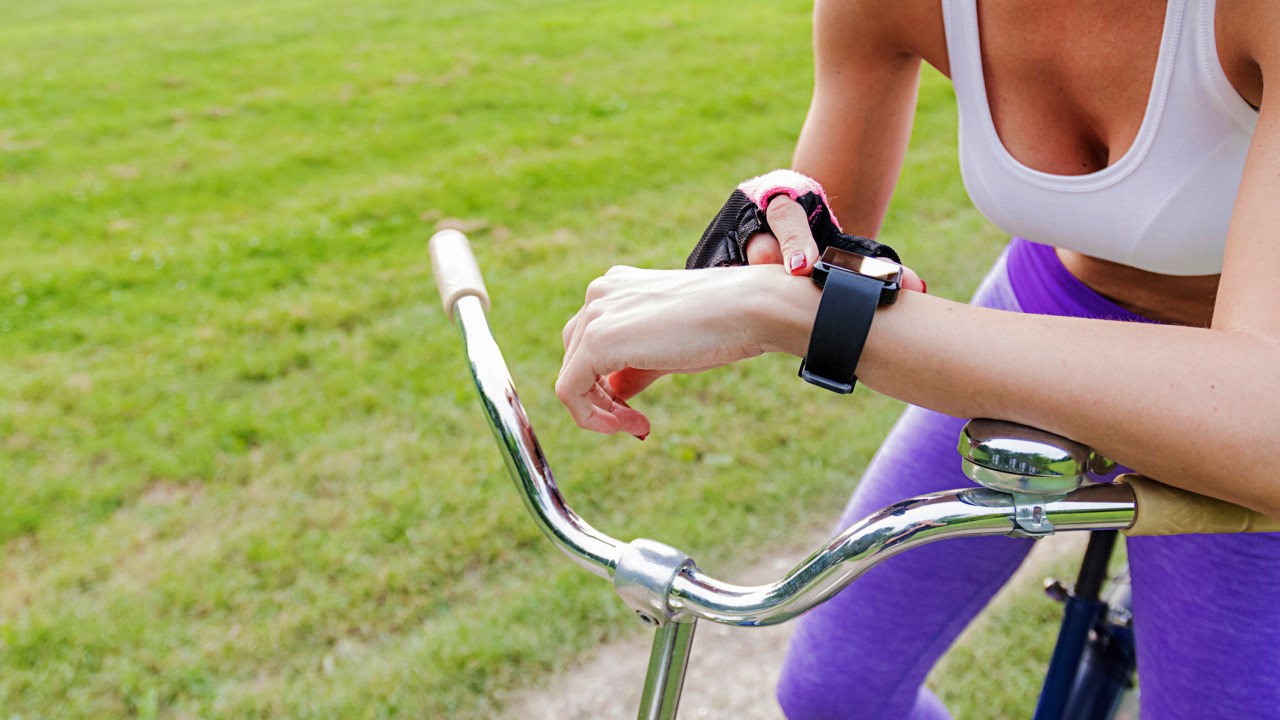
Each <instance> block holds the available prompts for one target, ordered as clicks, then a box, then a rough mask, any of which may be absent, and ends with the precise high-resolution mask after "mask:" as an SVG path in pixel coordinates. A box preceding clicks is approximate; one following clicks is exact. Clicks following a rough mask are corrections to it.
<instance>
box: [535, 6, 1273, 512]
mask: <svg viewBox="0 0 1280 720" xmlns="http://www.w3.org/2000/svg"><path fill="white" fill-rule="evenodd" d="M1255 7H1256V8H1258V10H1257V11H1258V12H1259V13H1261V14H1263V15H1264V16H1265V17H1261V18H1257V19H1255V21H1254V22H1252V23H1251V27H1252V28H1254V29H1257V28H1263V29H1265V32H1256V33H1255V37H1259V39H1258V40H1257V41H1255V42H1254V43H1253V45H1252V47H1253V49H1254V52H1253V57H1254V58H1255V59H1256V62H1257V63H1258V65H1259V67H1260V68H1261V71H1262V74H1263V76H1264V77H1268V76H1269V77H1272V78H1280V4H1275V3H1260V4H1258V5H1257V6H1255ZM1273 96H1274V97H1271V98H1269V99H1268V98H1266V97H1264V98H1263V100H1262V103H1261V111H1260V117H1259V122H1258V125H1257V129H1256V130H1255V134H1254V139H1253V146H1252V147H1251V149H1250V152H1249V157H1248V161H1247V163H1246V166H1245V172H1244V178H1243V181H1242V184H1241V186H1240V190H1239V193H1238V195H1237V199H1236V206H1235V209H1234V213H1233V216H1232V222H1231V228H1230V231H1229V233H1228V239H1227V251H1226V258H1225V263H1224V268H1223V275H1222V280H1221V284H1220V286H1219V290H1218V297H1217V305H1216V309H1215V314H1214V321H1213V325H1212V327H1211V328H1208V329H1199V328H1188V327H1173V326H1156V325H1143V324H1133V323H1119V322H1110V321H1104V320H1085V319H1075V318H1062V317H1046V316H1036V315H1023V314H1017V313H1009V312H1001V311H997V310H990V309H985V308H978V307H971V306H968V305H963V304H960V303H954V302H950V301H947V300H942V299H938V298H934V297H929V296H926V295H921V294H917V293H902V294H901V295H900V296H899V300H898V303H897V304H896V305H893V306H889V307H886V308H883V309H881V310H880V311H879V312H878V313H877V317H876V321H875V323H874V324H873V326H872V329H871V334H870V337H869V338H868V342H867V344H866V347H865V348H864V351H863V354H862V356H861V362H860V364H859V366H858V377H859V380H860V381H861V382H863V383H864V384H867V385H870V386H871V387H873V388H875V389H877V390H879V391H881V392H883V393H886V394H888V395H892V396H894V397H897V398H899V399H902V400H905V401H907V402H910V403H913V404H916V405H921V406H924V407H928V408H933V409H936V410H939V411H942V412H945V413H949V414H952V415H956V416H960V417H983V416H985V417H998V418H1004V419H1009V420H1014V421H1018V422H1023V423H1026V424H1030V425H1034V426H1037V427H1042V428H1045V429H1047V430H1050V431H1053V432H1057V433H1059V434H1062V435H1066V436H1067V437H1071V438H1074V439H1077V440H1079V441H1081V442H1084V443H1087V444H1089V445H1092V446H1093V447H1095V448H1097V449H1098V450H1100V451H1101V452H1103V453H1104V454H1105V455H1107V456H1108V457H1111V458H1113V459H1115V460H1117V461H1119V462H1121V463H1123V464H1125V465H1128V466H1130V467H1132V468H1134V469H1135V470H1137V471H1139V472H1142V473H1144V474H1147V475H1151V476H1152V477H1154V478H1156V479H1158V480H1160V481H1162V482H1165V483H1169V484H1172V485H1177V486H1180V487H1183V488H1186V489H1188V490H1192V491H1195V492H1199V493H1203V494H1206V495H1210V496H1214V497H1218V498H1222V499H1225V500H1228V501H1231V502H1235V503H1238V504H1241V505H1245V506H1247V507H1250V508H1253V509H1256V510H1259V511H1261V512H1264V513H1267V514H1269V515H1272V516H1276V517H1280V476H1278V475H1277V473H1276V471H1275V458H1278V457H1280V202H1278V201H1277V198H1280V93H1273ZM819 172H821V171H819ZM895 173H896V169H895ZM838 182H839V181H838ZM780 203H782V204H783V205H784V206H785V203H786V199H780V200H776V201H775V202H774V203H773V204H771V205H770V207H769V212H770V213H771V218H772V214H773V213H775V212H778V210H777V209H775V208H777V206H779V204H780ZM771 223H772V220H771ZM819 297H820V296H819V293H818V291H817V290H816V289H815V288H814V286H813V284H812V283H811V282H809V280H808V279H806V278H798V277H793V276H791V275H788V274H787V273H786V272H784V271H782V270H781V269H780V268H777V267H773V266H758V267H745V268H731V269H724V270H716V271H711V270H701V271H694V272H687V271H644V270H633V269H629V268H622V269H615V270H614V271H611V272H610V273H609V275H606V276H605V277H603V278H601V279H599V280H597V281H596V282H594V283H592V288H591V289H590V290H589V291H588V294H587V303H586V305H584V307H583V309H582V311H580V312H579V314H578V315H577V316H575V318H574V320H572V321H570V325H569V327H567V328H566V348H567V350H566V355H565V364H564V367H563V368H562V370H561V375H560V379H559V380H558V381H557V384H556V389H557V395H558V396H559V397H560V399H561V400H562V401H563V402H564V403H565V405H566V407H568V409H569V411H570V413H571V414H572V415H573V416H574V418H575V420H576V421H577V422H578V424H579V425H581V426H582V427H585V428H589V429H594V430H599V431H603V432H614V431H616V430H617V429H618V427H617V422H616V421H614V422H613V423H612V424H610V423H609V422H605V421H604V420H602V417H601V416H600V415H599V414H598V413H597V409H598V406H594V407H593V405H592V403H591V399H592V389H593V388H594V387H595V386H596V383H598V382H599V380H600V378H601V377H602V376H608V375H609V374H610V373H612V372H614V371H617V370H620V369H622V368H626V367H630V368H640V369H651V370H659V371H663V372H681V371H695V370H696V369H700V368H707V367H713V366H717V365H722V364H725V363H728V362H734V361H736V360H740V359H744V358H748V357H752V356H754V355H757V354H760V353H761V352H766V351H784V352H789V353H791V354H793V355H802V354H803V353H804V352H805V350H806V348H807V345H808V339H809V334H810V331H811V329H812V325H813V319H814V315H815V313H816V309H817V305H818V301H819ZM726 308H732V311H728V310H726ZM607 419H611V417H610V418H607ZM607 419H606V420H607Z"/></svg>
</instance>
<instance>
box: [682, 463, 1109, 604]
mask: <svg viewBox="0 0 1280 720" xmlns="http://www.w3.org/2000/svg"><path fill="white" fill-rule="evenodd" d="M1044 507H1045V515H1046V517H1047V518H1048V519H1049V520H1050V521H1051V522H1053V523H1054V524H1055V525H1056V526H1057V527H1058V528H1060V529H1101V528H1122V527H1128V526H1129V525H1130V524H1131V523H1132V522H1133V518H1134V510H1133V496H1132V493H1130V492H1129V491H1128V489H1127V488H1123V487H1113V486H1110V485H1088V486H1085V487H1082V488H1079V489H1078V490H1075V491H1074V492H1072V493H1070V494H1069V495H1067V496H1066V497H1064V498H1063V499H1061V500H1059V501H1056V502H1051V503H1046V504H1045V506H1044ZM1015 512H1016V510H1015V507H1014V500H1013V496H1011V495H1008V494H1007V493H1001V492H996V491H992V490H987V489H985V488H973V489H968V490H960V491H953V492H945V493H936V494H932V495H922V496H920V497H916V498H912V499H910V500H905V501H903V502H900V503H897V504H894V505H890V506H889V507H887V508H884V509H883V510H880V511H879V512H877V513H875V514H874V515H871V516H870V517H868V518H866V519H864V520H862V521H861V522H859V523H857V524H855V525H853V526H851V527H849V528H848V529H846V530H845V531H844V532H841V533H840V534H839V535H837V536H836V537H834V538H832V539H831V540H830V541H828V542H827V544H826V545H824V546H823V547H822V548H820V549H819V550H818V551H817V552H815V553H813V554H812V555H810V556H809V557H808V558H806V559H805V560H804V561H803V562H801V563H800V564H799V565H798V566H796V567H795V569H793V570H792V571H791V572H790V573H788V574H787V575H786V577H784V578H782V579H781V580H779V581H777V582H774V583H770V584H768V585H756V586H751V587H746V586H741V585H733V584H730V583H724V582H720V581H718V580H715V579H713V578H711V577H709V576H707V575H705V574H704V573H702V572H701V571H700V570H697V569H696V568H695V569H692V570H689V571H686V572H684V573H681V574H680V575H678V576H677V577H676V579H675V581H674V582H673V583H672V587H671V607H672V609H673V610H676V611H678V612H682V613H686V614H688V615H692V616H694V617H699V618H705V619H708V620H713V621H715V622H719V623H724V624H727V625H774V624H777V623H781V622H786V621H787V620H791V619H793V618H795V617H797V616H799V615H801V614H802V613H804V612H807V611H808V610H810V609H812V608H813V607H814V606H816V605H818V604H820V603H822V602H823V601H825V600H827V599H828V598H830V597H831V596H832V595H834V594H835V593H837V592H839V591H840V590H841V589H842V588H844V587H845V586H846V585H848V584H849V583H851V582H853V581H854V580H855V579H857V578H858V577H859V576H860V575H862V574H863V573H865V572H866V571H867V570H869V569H871V568H872V567H873V566H875V565H876V564H878V563H880V562H881V561H883V560H885V559H887V558H890V557H893V556H894V555H897V554H898V553H900V552H903V551H904V550H909V549H911V548H914V547H918V546H920V545H924V544H925V543H928V542H932V541H934V540H939V539H942V538H953V537H965V536H979V535H1009V534H1011V533H1012V532H1013V531H1014V516H1015Z"/></svg>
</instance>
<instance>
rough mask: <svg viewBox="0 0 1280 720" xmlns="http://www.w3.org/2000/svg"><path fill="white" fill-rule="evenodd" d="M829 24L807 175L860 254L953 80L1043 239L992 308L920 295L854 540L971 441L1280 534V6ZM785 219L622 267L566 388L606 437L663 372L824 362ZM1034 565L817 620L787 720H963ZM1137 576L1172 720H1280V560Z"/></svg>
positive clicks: (898, 333)
mask: <svg viewBox="0 0 1280 720" xmlns="http://www.w3.org/2000/svg"><path fill="white" fill-rule="evenodd" d="M815 27H816V32H815V43H816V64H817V73H816V87H815V92H814V96H813V103H812V106H811V107H810V111H809V115H808V118H807V120H806V122H805V125H804V129H803V131H802V133H801V136H800V140H799V144H798V146H797V148H796V153H795V158H794V164H793V167H794V168H795V169H796V170H799V171H800V172H802V173H805V174H807V175H810V176H812V177H814V178H817V179H818V180H819V181H821V182H822V183H823V184H824V185H825V187H826V190H827V192H828V194H829V196H830V197H831V198H832V204H833V206H834V210H835V211H836V213H837V214H838V216H839V217H840V218H841V220H842V221H843V223H844V227H845V229H846V230H847V231H850V232H857V233H860V234H863V235H870V236H874V234H875V233H876V231H877V230H878V229H879V227H880V223H881V220H882V219H883V216H884V213H885V209H886V207H887V205H888V202H889V198H890V195H891V193H892V189H893V185H894V183H895V181H896V178H897V175H898V172H899V169H900V166H901V163H902V158H903V154H904V153H905V149H906V145H907V138H908V135H909V133H910V127H911V118H912V113H913V110H914V102H915V97H916V87H917V81H918V80H917V79H918V71H919V63H920V61H921V60H924V61H926V62H928V63H930V64H931V65H933V66H934V67H936V68H938V69H939V70H940V71H942V72H943V73H944V74H947V75H948V76H950V77H951V79H952V82H953V83H954V85H955V88H956V95H957V98H958V104H959V109H960V118H961V131H960V146H961V147H960V155H961V167H962V170H963V173H964V177H965V184H966V187H967V189H968V190H969V192H970V195H971V197H972V198H973V200H974V201H975V203H976V204H977V206H978V207H979V209H981V210H982V211H983V212H984V213H985V214H986V215H987V216H988V217H989V218H991V219H992V220H993V221H994V222H996V224H998V225H999V226H1001V227H1002V228H1003V229H1005V230H1007V231H1008V232H1010V234H1012V235H1015V236H1022V237H1027V238H1030V239H1031V240H1034V241H1036V243H1030V242H1027V241H1024V240H1019V239H1016V238H1015V240H1014V241H1013V242H1012V243H1011V245H1010V247H1009V248H1008V249H1007V250H1006V253H1005V255H1004V256H1003V257H1002V258H1001V260H1000V262H999V263H998V264H997V266H996V267H995V268H994V269H993V270H992V272H991V274H990V275H989V276H988V278H987V280H986V281H985V282H984V284H983V287H982V288H981V289H980V290H979V291H978V294H977V296H976V297H975V300H974V304H972V305H962V304H958V303H954V302H950V301H947V300H943V299H939V298H935V297H931V296H929V295H926V294H924V293H921V292H904V293H901V294H900V296H899V299H898V302H897V303H896V304H894V305H890V306H885V307H882V308H881V309H880V310H878V311H877V312H876V314H875V319H874V323H873V324H872V326H871V329H870V333H869V335H868V338H867V341H866V345H865V347H864V349H863V351H862V355H861V358H860V360H859V362H858V365H857V378H858V380H859V381H860V382H861V383H863V384H865V385H868V386H870V387H872V388H874V389H875V390H877V391H879V392H883V393H885V394H888V395H892V396H894V397H896V398H899V399H901V400H905V401H906V402H908V403H911V404H912V405H915V406H917V407H914V408H911V409H909V410H908V411H907V412H906V413H905V414H904V416H903V418H902V419H901V420H900V421H899V423H898V425H897V426H896V427H895V429H894V430H893V432H892V433H891V435H890V436H889V438H888V439H887V440H886V442H885V444H884V446H883V447H882V449H881V451H880V453H879V454H878V455H877V457H876V459H875V460H874V461H873V463H872V465H871V466H870V467H869V468H868V471H867V473H866V476H865V477H864V479H863V481H862V482H861V484H860V485H859V487H858V490H857V493H856V494H855V496H854V498H853V500H852V501H851V502H850V505H849V508H848V509H847V511H846V518H845V520H846V521H848V520H850V519H853V518H856V517H859V516H862V515H864V514H865V513H866V512H868V511H869V510H871V509H873V508H876V507H880V506H882V505H884V504H887V503H889V502H892V501H894V500H897V499H901V498H903V497H907V496H910V495H913V494H917V493H921V492H926V491H932V490H938V489H943V488H948V487H956V486H958V483H960V482H961V481H962V478H961V477H958V474H959V471H958V468H957V467H956V466H957V463H956V460H955V457H954V447H955V440H956V437H957V435H958V432H959V428H960V426H961V424H962V423H963V421H961V420H957V419H956V418H968V417H995V418H1004V419H1009V420H1013V421H1016V422H1021V423H1025V424H1028V425H1032V426H1036V427H1041V428H1045V429H1047V430H1050V431H1052V432H1056V433H1059V434H1061V435H1065V436H1067V437H1071V438H1075V439H1077V440H1079V441H1081V442H1084V443H1086V444H1089V445H1091V446H1093V447H1095V448H1097V449H1098V450H1099V451H1101V452H1102V453H1103V454H1104V455H1106V456H1108V457H1111V458H1114V459H1116V460H1117V461H1119V462H1121V463H1122V464H1124V465H1126V466H1128V467H1130V468H1134V469H1136V470H1137V471H1139V472H1141V473H1144V474H1147V475H1150V476H1152V477H1155V478H1158V479H1160V480H1161V481H1163V482H1166V483H1169V484H1172V485H1177V486H1180V487H1184V488H1187V489H1189V490H1193V491H1196V492H1200V493H1204V494H1207V495H1212V496H1215V497H1219V498H1222V499H1225V500H1229V501H1231V502H1234V503H1238V504H1241V505H1245V506H1248V507H1251V508H1254V509H1257V510H1259V511H1262V512H1265V513H1267V514H1269V515H1274V516H1280V478H1277V476H1276V475H1275V472H1274V462H1273V459H1274V458H1276V457H1278V456H1280V95H1276V94H1274V93H1273V95H1274V97H1270V98H1269V99H1264V97H1263V84H1264V80H1265V79H1266V78H1269V77H1276V78H1280V3H1275V2H1272V1H1271V0H1219V2H1218V3H1217V4H1216V7H1215V2H1214V0H1168V2H1167V4H1166V3H1165V2H1164V0H1135V1H1134V2H1129V3H1114V2H1110V0H1074V1H1073V2H1063V3H1042V2H1037V1H1036V0H983V2H982V3H981V4H980V5H977V4H976V0H942V2H941V6H939V2H938V0H901V1H900V2H893V3H888V2H883V1H882V0H819V2H818V3H817V8H816V16H815ZM1277 82H1280V81H1277ZM767 216H768V219H769V225H770V226H771V227H772V228H773V229H774V231H775V232H776V234H777V236H778V238H780V239H775V238H774V237H773V236H770V235H764V234H762V235H757V236H756V237H754V238H752V240H751V242H750V244H749V245H748V248H747V254H748V257H749V258H750V259H751V261H752V263H753V265H752V266H750V267H741V268H726V269H716V270H701V271H694V272H690V271H643V270H634V269H630V268H616V269H614V270H612V271H610V273H609V274H607V275H606V276H604V277H602V278H600V279H598V280H596V281H595V282H593V283H592V284H591V286H590V288H589V290H588V292H587V302H586V304H585V305H584V307H583V309H582V310H581V311H580V312H579V313H578V314H577V315H576V316H575V317H574V318H573V319H572V320H571V321H570V322H569V324H568V325H567V326H566V328H565V346H566V355H565V361H564V366H563V368H562V371H561V376H560V379H559V381H558V382H557V387H556V390H557V395H558V396H559V397H560V399H561V400H562V401H563V402H564V403H565V405H566V407H567V408H568V409H569V411H570V413H571V414H572V415H573V417H574V418H575V420H576V421H577V422H578V424H579V425H580V426H582V427H584V428H587V429H590V430H595V431H598V432H605V433H611V432H617V431H625V432H631V433H633V434H636V435H639V436H643V435H645V434H647V433H648V431H649V425H648V421H647V419H646V418H645V417H644V416H643V414H642V413H640V412H638V411H636V410H633V409H631V408H630V407H628V406H627V405H626V404H625V402H624V401H625V400H626V399H628V398H630V397H631V396H633V395H635V394H636V393H638V392H639V391H641V390H643V389H644V388H645V387H646V386H647V385H648V384H649V383H651V382H653V381H654V380H655V379H656V378H657V377H659V376H661V375H663V374H666V373H670V372H690V371H696V370H699V369H706V368H710V367H715V366H718V365H723V364H726V363H730V362H734V361H737V360H741V359H743V358H747V357H751V356H754V355H757V354H760V353H763V352H788V353H791V354H793V355H796V356H803V355H804V354H805V351H806V349H807V343H808V341H809V335H810V330H811V329H812V327H813V324H814V317H815V313H816V310H817V307H818V303H819V300H820V291H819V290H818V289H817V288H816V287H815V286H814V285H813V284H812V283H811V282H810V281H809V280H807V279H806V278H805V277H803V276H804V275H807V274H808V271H809V269H810V268H812V266H813V264H814V262H815V261H816V259H817V251H816V246H815V244H814V242H813V240H812V238H811V237H810V235H809V232H808V225H807V222H806V217H805V214H804V212H803V211H802V210H800V208H799V206H798V205H797V204H796V203H794V202H792V201H791V200H790V199H788V198H786V197H779V198H776V199H774V200H773V201H772V202H771V203H770V204H769V205H768V209H767ZM1055 247H1056V248H1057V249H1056V250H1055V249H1054V248H1055ZM778 263H783V265H782V268H786V269H789V270H790V272H788V271H787V270H784V269H780V268H779V267H778V265H777V264H778ZM904 285H905V286H906V287H907V288H908V289H916V290H923V284H922V283H921V282H920V281H919V280H918V278H915V277H914V276H910V277H908V279H907V281H906V282H905V283H904ZM727 308H732V311H727V310H726V309H727ZM673 318H676V319H677V320H674V321H673ZM1116 320H1127V321H1129V322H1116ZM993 339H994V340H995V342H993ZM924 408H928V409H927V410H926V409H924ZM1028 545H1029V543H1026V542H1014V541H1009V540H1004V539H975V540H967V541H957V542H951V543H940V544H937V545H931V546H928V547H925V548H922V549H920V550H917V551H913V552H911V553H907V554H905V555H903V556H901V557H899V558H895V559H894V560H892V561H890V562H889V563H887V564H886V565H885V566H883V567H882V568H880V569H878V570H876V571H873V572H872V573H870V574H868V576H866V577H865V578H863V579H862V580H859V581H858V582H857V583H855V584H854V585H852V586H851V587H850V588H849V589H848V590H847V591H846V592H844V593H842V594H841V595H840V596H839V597H837V598H836V599H834V600H833V601H831V602H829V603H827V604H826V605H824V606H822V607H820V608H819V609H818V610H816V611H815V612H814V613H812V614H810V615H809V616H807V617H806V618H805V619H804V620H803V621H802V624H801V628H800V630H799V632H798V634H797V636H796V639H795V641H794V642H793V645H792V648H791V652H790V654H789V656H788V662H787V667H786V669H785V671H784V674H783V680H782V684H781V688H780V692H779V698H780V700H781V702H782V705H783V708H784V709H785V710H786V711H787V713H788V716H789V717H792V718H847V717H860V718H861V717H873V718H904V717H910V718H935V717H946V716H947V713H946V710H945V709H944V708H943V707H942V706H941V705H940V703H938V702H937V700H936V699H935V698H933V697H932V695H931V694H930V693H929V692H928V691H927V690H926V689H924V688H923V681H924V677H925V675H926V674H927V672H928V670H929V668H930V667H931V666H932V665H933V663H934V662H935V661H936V660H937V658H938V657H939V656H940V655H941V653H942V652H943V651H944V650H945V649H946V647H947V646H948V645H949V644H950V643H951V641H952V640H953V639H954V638H955V637H956V635H957V634H958V633H959V632H960V630H962V629H963V627H964V625H965V624H967V622H968V621H969V620H970V619H971V618H972V617H973V615H974V614H976V612H977V611H978V610H979V609H980V608H981V607H982V605H983V604H984V603H985V602H986V600H987V599H988V598H989V597H990V596H991V595H992V594H993V593H994V592H995V591H996V590H997V589H998V588H999V587H1000V585H1001V584H1002V583H1003V582H1004V581H1005V580H1006V579H1007V578H1008V576H1009V575H1010V573H1012V571H1013V570H1014V568H1015V567H1016V565H1017V564H1018V562H1019V561H1020V560H1021V559H1022V557H1023V555H1024V554H1025V552H1026V551H1027V549H1028ZM1129 551H1130V562H1131V569H1132V573H1133V581H1134V602H1135V606H1136V613H1135V614H1136V617H1137V623H1138V624H1137V626H1136V634H1137V638H1138V645H1139V657H1140V658H1141V659H1142V665H1141V682H1142V688H1143V693H1142V703H1143V707H1142V712H1143V717H1144V718H1146V719H1147V720H1151V719H1152V718H1155V719H1157V720H1158V719H1160V718H1170V717H1187V718H1209V717H1231V718H1245V717H1275V716H1276V713H1277V712H1278V711H1277V708H1280V601H1278V600H1277V599H1276V598H1278V597H1280V536H1275V535H1252V536H1243V535H1241V536H1181V537H1171V538H1140V539H1135V540H1132V541H1130V544H1129ZM922 590H923V591H922ZM993 687H994V688H995V689H996V691H998V687H999V686H998V684H994V685H993Z"/></svg>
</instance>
